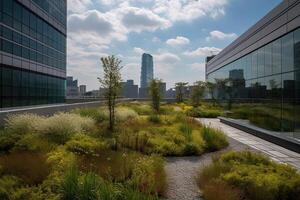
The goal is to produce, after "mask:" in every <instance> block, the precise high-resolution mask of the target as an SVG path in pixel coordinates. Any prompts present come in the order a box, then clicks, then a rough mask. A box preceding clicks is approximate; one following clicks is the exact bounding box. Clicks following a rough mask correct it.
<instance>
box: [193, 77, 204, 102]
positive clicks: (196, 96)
mask: <svg viewBox="0 0 300 200" xmlns="http://www.w3.org/2000/svg"><path fill="white" fill-rule="evenodd" d="M204 91H205V82H203V81H196V82H195V83H194V85H193V88H192V94H191V101H192V104H193V106H195V107H197V106H199V105H200V101H201V99H202V98H203V95H204Z"/></svg>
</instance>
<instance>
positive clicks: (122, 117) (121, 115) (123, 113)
mask: <svg viewBox="0 0 300 200" xmlns="http://www.w3.org/2000/svg"><path fill="white" fill-rule="evenodd" d="M138 116H139V115H138V114H137V113H136V112H135V111H134V110H133V109H130V108H126V107H118V108H117V109H116V119H117V121H121V122H123V121H126V120H128V119H135V118H137V117H138Z"/></svg>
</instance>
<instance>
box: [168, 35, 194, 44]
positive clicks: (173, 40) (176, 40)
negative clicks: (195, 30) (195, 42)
mask: <svg viewBox="0 0 300 200" xmlns="http://www.w3.org/2000/svg"><path fill="white" fill-rule="evenodd" d="M166 43H167V44H168V45H170V46H180V45H186V44H189V43H190V40H189V39H188V38H186V37H183V36H177V37H176V38H171V39H168V40H167V41H166Z"/></svg>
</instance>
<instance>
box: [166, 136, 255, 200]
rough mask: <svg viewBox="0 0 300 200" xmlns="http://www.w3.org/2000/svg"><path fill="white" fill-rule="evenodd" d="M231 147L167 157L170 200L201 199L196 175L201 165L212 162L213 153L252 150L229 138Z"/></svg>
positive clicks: (167, 193) (168, 195)
mask: <svg viewBox="0 0 300 200" xmlns="http://www.w3.org/2000/svg"><path fill="white" fill-rule="evenodd" d="M228 141H229V143H230V145H229V147H228V148H226V149H224V150H222V151H219V152H214V153H208V154H204V155H202V156H191V157H169V158H166V161H167V164H166V173H167V182H168V189H167V192H166V196H167V199H169V200H201V195H200V194H201V193H200V191H199V189H198V187H197V184H196V180H195V177H196V175H197V172H198V171H199V170H200V168H201V167H203V166H205V165H208V164H210V163H211V157H212V155H216V154H219V153H224V152H225V151H228V150H236V151H240V150H245V149H248V150H251V149H249V146H247V145H245V144H242V143H240V142H238V141H236V140H234V139H231V138H228Z"/></svg>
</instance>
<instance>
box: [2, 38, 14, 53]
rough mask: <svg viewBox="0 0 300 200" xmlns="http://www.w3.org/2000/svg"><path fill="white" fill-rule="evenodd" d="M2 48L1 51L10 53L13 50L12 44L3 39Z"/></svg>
mask: <svg viewBox="0 0 300 200" xmlns="http://www.w3.org/2000/svg"><path fill="white" fill-rule="evenodd" d="M2 45H3V46H2V49H3V51H5V52H6V53H11V54H12V52H13V45H12V43H11V42H8V41H6V40H3V41H2Z"/></svg>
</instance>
